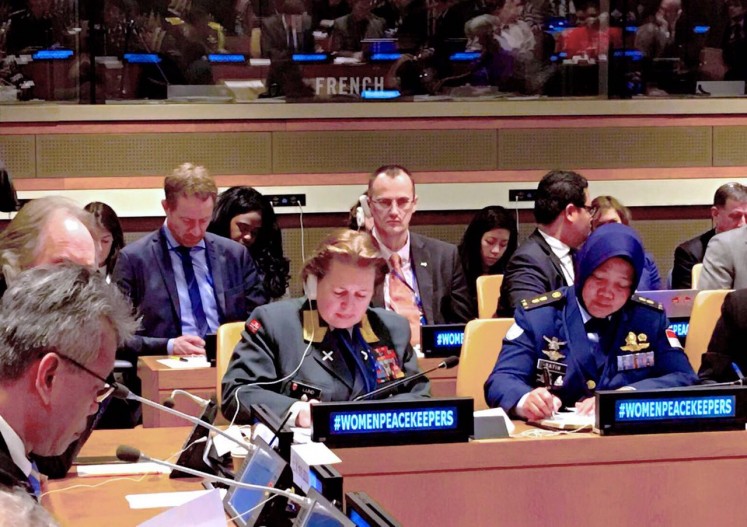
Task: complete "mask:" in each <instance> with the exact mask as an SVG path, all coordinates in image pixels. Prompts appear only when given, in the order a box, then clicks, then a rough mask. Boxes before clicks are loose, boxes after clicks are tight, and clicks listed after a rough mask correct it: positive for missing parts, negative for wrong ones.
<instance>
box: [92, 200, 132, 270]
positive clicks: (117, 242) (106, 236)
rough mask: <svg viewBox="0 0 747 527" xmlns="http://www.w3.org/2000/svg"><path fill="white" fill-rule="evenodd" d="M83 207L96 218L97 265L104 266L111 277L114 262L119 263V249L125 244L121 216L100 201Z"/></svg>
mask: <svg viewBox="0 0 747 527" xmlns="http://www.w3.org/2000/svg"><path fill="white" fill-rule="evenodd" d="M83 208H84V209H85V210H86V211H88V212H90V213H91V216H93V218H94V224H95V227H96V232H95V235H96V242H97V248H96V249H97V251H96V252H97V255H96V265H98V266H99V267H103V268H104V270H105V272H106V276H107V277H109V276H111V274H112V271H113V270H114V264H116V263H117V258H118V257H119V251H121V250H122V249H123V248H124V246H125V241H124V234H123V233H122V226H121V225H120V224H119V218H118V217H117V213H116V212H114V209H112V208H111V207H110V206H109V205H107V204H106V203H101V202H100V201H92V202H91V203H89V204H88V205H86V206H85V207H83Z"/></svg>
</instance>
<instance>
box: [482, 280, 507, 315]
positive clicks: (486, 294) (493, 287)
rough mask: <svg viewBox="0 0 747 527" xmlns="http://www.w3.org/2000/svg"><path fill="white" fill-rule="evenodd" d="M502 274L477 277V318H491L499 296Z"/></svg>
mask: <svg viewBox="0 0 747 527" xmlns="http://www.w3.org/2000/svg"><path fill="white" fill-rule="evenodd" d="M502 283H503V275H502V274H487V275H483V276H478V277H477V318H493V315H495V311H496V309H497V308H498V298H499V297H500V296H501V284H502Z"/></svg>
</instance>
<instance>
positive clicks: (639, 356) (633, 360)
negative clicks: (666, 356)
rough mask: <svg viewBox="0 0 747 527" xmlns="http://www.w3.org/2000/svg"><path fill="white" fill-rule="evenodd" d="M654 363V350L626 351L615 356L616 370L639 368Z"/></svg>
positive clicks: (647, 366)
mask: <svg viewBox="0 0 747 527" xmlns="http://www.w3.org/2000/svg"><path fill="white" fill-rule="evenodd" d="M653 365H654V352H653V351H648V352H646V353H627V354H625V355H618V356H617V371H626V370H639V369H641V368H650V367H651V366H653Z"/></svg>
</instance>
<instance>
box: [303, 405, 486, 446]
mask: <svg viewBox="0 0 747 527" xmlns="http://www.w3.org/2000/svg"><path fill="white" fill-rule="evenodd" d="M474 406H475V403H474V400H473V399H472V398H470V397H450V398H444V399H408V400H403V399H391V398H390V399H386V400H383V401H359V402H336V403H320V404H315V405H312V407H311V420H312V423H313V428H312V433H311V439H312V440H314V441H321V442H323V443H325V444H326V445H327V446H328V447H330V448H337V447H359V446H380V445H406V444H423V443H457V442H465V441H468V440H469V437H470V436H471V435H472V434H473V431H474V420H473V412H474Z"/></svg>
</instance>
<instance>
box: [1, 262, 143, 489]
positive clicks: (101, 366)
mask: <svg viewBox="0 0 747 527" xmlns="http://www.w3.org/2000/svg"><path fill="white" fill-rule="evenodd" d="M135 327H136V324H135V321H134V319H133V317H132V314H131V307H130V304H129V302H128V301H127V299H126V298H125V297H124V295H122V293H121V292H120V291H119V290H118V289H117V288H116V287H112V286H111V285H109V284H107V282H106V278H105V277H104V276H103V275H102V274H100V273H98V272H96V271H95V270H93V269H91V268H90V267H87V266H80V265H77V264H72V263H63V264H59V265H54V266H41V267H37V268H33V269H30V270H27V271H24V272H22V273H20V274H19V275H18V276H17V277H16V278H15V279H14V280H13V281H12V282H11V284H10V287H9V288H8V290H7V291H6V292H5V294H4V295H3V298H2V302H1V303H0V328H3V331H1V332H0V485H2V486H5V487H23V488H25V489H26V490H28V491H29V492H30V493H32V494H35V495H38V493H39V490H40V486H39V479H40V478H39V477H38V476H37V473H36V471H35V468H34V466H33V464H32V462H31V460H30V456H31V454H34V455H36V456H60V455H61V454H63V453H64V452H65V451H66V449H68V446H69V445H70V444H71V443H73V442H74V441H76V440H79V442H80V443H82V440H83V438H81V436H83V435H84V434H85V433H87V432H88V431H89V430H90V426H89V425H90V421H89V417H90V416H92V415H94V414H95V413H96V412H97V411H98V408H99V404H100V403H101V402H102V401H104V400H105V399H106V398H107V397H108V396H109V395H110V394H111V392H112V390H113V389H112V387H111V386H110V385H109V384H108V383H107V382H106V377H107V376H108V375H109V374H110V373H111V371H112V368H113V366H114V356H115V352H116V349H117V347H118V346H119V345H121V344H122V343H123V342H124V340H125V339H126V338H128V337H129V336H130V335H131V334H132V333H133V331H134V330H135Z"/></svg>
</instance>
